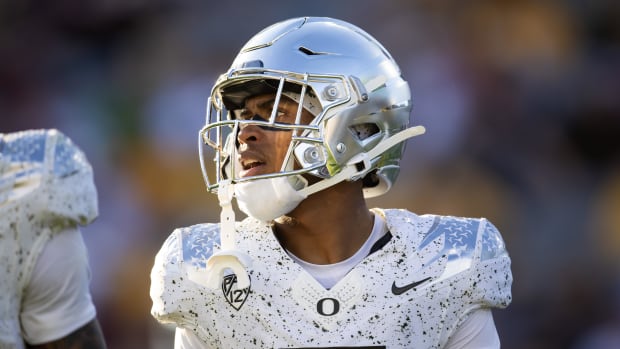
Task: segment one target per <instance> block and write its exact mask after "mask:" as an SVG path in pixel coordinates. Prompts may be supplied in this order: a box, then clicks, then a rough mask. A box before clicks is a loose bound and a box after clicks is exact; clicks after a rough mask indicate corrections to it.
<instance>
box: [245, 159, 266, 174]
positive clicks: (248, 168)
mask: <svg viewBox="0 0 620 349" xmlns="http://www.w3.org/2000/svg"><path fill="white" fill-rule="evenodd" d="M240 162H241V171H239V176H240V177H250V176H257V175H260V174H264V173H265V172H264V171H265V165H266V164H265V162H263V161H260V160H258V159H241V161H240Z"/></svg>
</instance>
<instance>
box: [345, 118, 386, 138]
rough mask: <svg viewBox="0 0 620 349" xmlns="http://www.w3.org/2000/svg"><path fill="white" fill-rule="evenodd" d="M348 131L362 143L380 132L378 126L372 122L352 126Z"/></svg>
mask: <svg viewBox="0 0 620 349" xmlns="http://www.w3.org/2000/svg"><path fill="white" fill-rule="evenodd" d="M349 129H350V130H351V132H352V133H353V137H355V139H357V140H358V141H363V140H365V139H367V138H370V137H371V136H373V135H375V134H377V133H379V132H380V129H379V126H377V124H375V123H372V122H367V123H363V124H357V125H353V126H351V127H349Z"/></svg>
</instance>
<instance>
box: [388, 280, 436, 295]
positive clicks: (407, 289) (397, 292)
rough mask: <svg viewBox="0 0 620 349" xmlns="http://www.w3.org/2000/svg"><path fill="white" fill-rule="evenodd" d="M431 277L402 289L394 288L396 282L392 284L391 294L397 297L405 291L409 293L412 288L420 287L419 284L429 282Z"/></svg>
mask: <svg viewBox="0 0 620 349" xmlns="http://www.w3.org/2000/svg"><path fill="white" fill-rule="evenodd" d="M430 279H431V277H430V276H429V277H427V278H425V279H422V280H419V281H414V282H412V283H410V284H408V285H405V286H403V287H398V286H396V281H394V282H392V293H393V294H395V295H397V296H399V295H401V294H403V293H405V292H407V291H409V290H410V289H412V288H416V287H418V286H420V285H421V284H423V283H425V282H427V281H428V280H430Z"/></svg>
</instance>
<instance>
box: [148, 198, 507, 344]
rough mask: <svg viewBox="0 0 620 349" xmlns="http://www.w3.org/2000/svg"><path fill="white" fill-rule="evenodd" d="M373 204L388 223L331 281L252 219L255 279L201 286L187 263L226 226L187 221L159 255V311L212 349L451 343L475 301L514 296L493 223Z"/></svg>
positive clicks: (202, 258) (249, 245) (248, 224)
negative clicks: (316, 275)
mask: <svg viewBox="0 0 620 349" xmlns="http://www.w3.org/2000/svg"><path fill="white" fill-rule="evenodd" d="M374 211H375V212H377V213H379V214H380V215H381V216H383V217H384V218H385V220H386V222H387V226H388V230H389V232H388V233H387V234H386V235H385V236H384V237H383V238H381V239H379V241H378V242H377V243H376V244H375V245H374V247H373V249H372V250H371V253H370V254H369V255H368V256H367V257H366V258H365V259H364V260H363V261H362V262H361V263H359V264H358V265H357V266H356V267H355V268H353V269H352V270H351V271H350V272H349V273H348V274H347V275H346V276H345V277H344V278H343V279H342V280H340V281H339V282H338V283H337V284H336V285H335V286H334V287H333V288H331V289H329V290H327V289H325V288H323V287H322V286H321V285H320V284H319V283H318V282H317V281H316V280H314V279H313V278H312V277H311V276H310V275H309V274H308V273H307V272H306V271H305V270H304V269H303V268H302V267H301V266H299V265H298V264H297V263H295V262H294V261H293V260H292V259H291V258H290V257H289V255H288V254H287V253H286V251H285V250H284V249H283V248H282V247H281V246H280V244H279V243H278V241H277V240H276V238H275V236H274V235H273V233H272V231H271V228H270V227H269V226H268V225H265V224H264V223H260V222H258V221H257V220H254V219H251V218H248V219H245V220H244V221H243V222H241V223H239V224H238V226H237V234H236V235H237V241H236V244H237V248H238V249H240V250H242V251H244V252H246V253H247V254H249V255H250V256H251V257H252V258H253V264H252V267H251V269H250V270H249V275H250V279H251V285H250V287H249V288H246V289H238V288H237V287H236V277H235V276H234V275H229V276H226V277H224V279H223V281H222V286H221V289H219V290H215V291H213V290H210V289H208V288H205V287H203V286H200V285H199V284H197V283H194V282H193V281H191V280H190V278H189V276H188V270H190V269H192V268H204V267H205V264H206V260H207V259H208V258H209V256H211V254H212V253H214V251H217V250H218V249H219V225H218V224H200V225H195V226H191V227H187V228H180V229H177V230H175V231H174V232H173V233H172V234H171V235H170V237H169V238H168V240H167V241H166V242H165V243H164V245H163V247H162V248H161V250H160V252H159V253H158V254H157V257H156V259H155V265H154V267H153V270H152V273H151V282H152V284H151V298H152V299H153V308H152V314H153V316H154V317H155V318H156V319H158V320H159V321H160V322H163V323H174V324H176V326H178V327H182V328H185V329H188V330H191V331H193V332H194V333H195V334H196V336H197V337H198V338H200V339H202V340H203V341H204V342H205V346H206V347H212V348H301V347H303V348H324V347H369V348H441V347H442V346H444V345H445V344H446V342H447V341H448V339H449V338H450V336H451V334H452V333H453V332H454V330H455V329H456V328H457V327H458V326H459V324H460V323H461V322H462V321H463V320H464V319H465V318H466V316H467V315H468V314H470V313H471V312H472V311H473V310H476V309H479V308H491V307H498V308H503V307H506V306H507V305H508V304H509V303H510V301H511V290H510V288H511V284H512V274H511V271H510V258H509V256H508V254H507V252H506V249H505V246H504V242H503V240H502V238H501V236H500V234H499V232H498V231H497V229H496V228H495V227H494V226H493V225H492V224H491V223H490V222H488V221H487V220H485V219H472V218H457V217H447V216H435V215H424V216H418V215H415V214H413V213H411V212H408V211H405V210H376V209H375V210H374Z"/></svg>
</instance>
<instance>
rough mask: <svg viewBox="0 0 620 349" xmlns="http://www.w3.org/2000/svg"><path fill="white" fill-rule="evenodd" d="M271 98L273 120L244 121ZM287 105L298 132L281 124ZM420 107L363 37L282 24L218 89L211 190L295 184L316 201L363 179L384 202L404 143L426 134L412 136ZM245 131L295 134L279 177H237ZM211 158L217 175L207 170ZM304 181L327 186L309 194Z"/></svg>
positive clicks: (245, 53) (385, 57)
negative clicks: (281, 105)
mask: <svg viewBox="0 0 620 349" xmlns="http://www.w3.org/2000/svg"><path fill="white" fill-rule="evenodd" d="M264 93H276V100H275V103H274V109H273V112H272V113H271V117H270V119H269V120H262V119H261V120H241V119H237V118H236V112H237V111H238V110H240V109H241V108H243V107H244V101H245V99H246V98H248V97H251V96H254V95H258V94H264ZM283 95H284V96H287V97H289V98H292V99H294V100H295V101H296V102H298V103H299V109H298V112H297V120H296V123H294V124H283V123H278V122H277V121H276V114H277V111H276V107H277V105H278V102H279V100H280V98H281V96H283ZM302 106H303V107H304V108H305V109H307V110H308V111H310V112H311V113H312V114H313V115H314V116H315V118H314V120H313V121H312V122H311V123H309V124H301V123H300V122H299V120H300V115H301V110H302V109H301V108H302ZM411 106H412V104H411V94H410V90H409V85H408V84H407V82H406V81H405V80H404V79H403V77H402V75H401V71H400V69H399V67H398V65H397V64H396V62H395V61H394V59H393V58H392V56H391V55H390V54H389V53H388V51H387V50H386V49H385V48H384V47H383V46H382V45H381V44H380V43H379V42H378V41H377V40H375V39H374V38H373V37H371V36H370V35H369V34H368V33H366V32H365V31H363V30H362V29H360V28H358V27H356V26H354V25H352V24H350V23H347V22H344V21H341V20H337V19H332V18H315V17H304V18H294V19H289V20H286V21H283V22H279V23H276V24H274V25H272V26H270V27H268V28H266V29H264V30H262V31H261V32H259V33H258V34H256V35H255V36H254V37H253V38H251V39H250V40H249V41H248V42H247V43H246V44H245V45H244V46H243V48H242V49H241V51H240V52H239V54H238V55H237V57H236V58H235V60H234V62H233V63H232V66H231V67H230V69H229V70H228V72H227V73H225V74H223V75H221V76H220V77H219V78H218V79H217V81H216V83H215V86H214V87H213V90H212V92H211V97H210V98H209V102H208V106H207V120H206V125H205V126H204V127H203V129H202V130H201V131H200V135H199V149H200V154H201V165H202V170H203V174H204V177H205V181H206V184H207V188H208V190H209V191H211V192H217V190H218V187H220V184H221V183H222V181H227V182H230V183H242V182H246V181H254V180H257V179H264V178H275V177H282V176H287V177H289V178H290V179H293V181H292V184H293V186H294V187H295V190H299V191H302V192H304V196H307V195H309V194H311V193H314V192H317V191H319V190H322V189H325V188H327V187H329V186H332V185H334V184H336V183H338V182H341V181H344V180H357V179H363V180H364V187H365V189H364V196H365V197H373V196H377V195H381V194H383V193H385V192H387V191H388V190H389V189H390V187H391V186H392V184H393V183H394V181H395V180H396V177H397V175H398V172H399V169H400V158H401V155H402V153H403V150H404V148H405V143H404V140H406V139H407V138H410V137H412V136H415V135H418V134H422V133H424V128H423V127H421V126H418V127H415V128H410V129H407V127H408V125H409V114H410V111H411ZM241 124H257V125H261V126H262V127H270V128H272V129H273V128H275V129H284V130H291V131H293V134H292V140H291V143H290V146H289V149H288V152H287V155H286V158H285V160H284V163H283V164H282V168H281V171H280V172H277V173H272V174H263V175H259V176H252V177H243V178H239V177H238V176H236V173H237V172H238V171H237V170H238V169H235V166H238V165H237V164H235V162H236V161H235V159H236V151H237V147H236V135H237V133H238V130H239V128H240V125H241ZM403 130H405V132H401V131H403ZM395 135H397V136H395ZM205 145H207V147H205ZM205 149H206V150H205ZM212 151H215V153H216V155H215V156H214V159H215V166H209V165H207V161H206V158H208V157H209V155H210V154H213V153H212ZM212 158H213V157H212ZM305 174H311V175H314V176H317V177H320V178H322V180H320V181H318V182H316V183H314V184H311V185H310V186H307V181H304V180H299V179H300V177H301V175H305ZM295 178H297V179H295Z"/></svg>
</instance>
